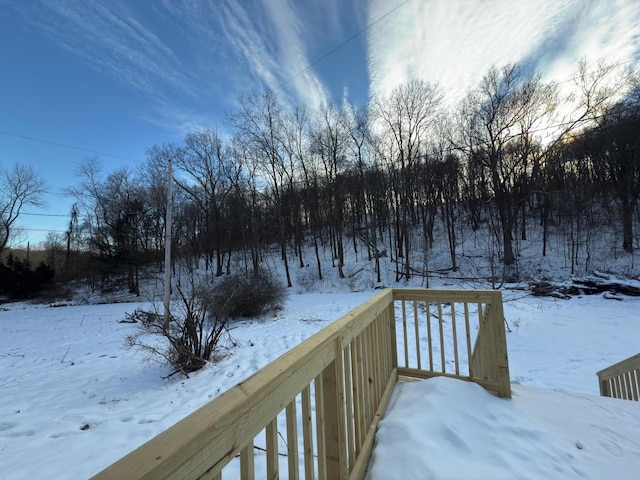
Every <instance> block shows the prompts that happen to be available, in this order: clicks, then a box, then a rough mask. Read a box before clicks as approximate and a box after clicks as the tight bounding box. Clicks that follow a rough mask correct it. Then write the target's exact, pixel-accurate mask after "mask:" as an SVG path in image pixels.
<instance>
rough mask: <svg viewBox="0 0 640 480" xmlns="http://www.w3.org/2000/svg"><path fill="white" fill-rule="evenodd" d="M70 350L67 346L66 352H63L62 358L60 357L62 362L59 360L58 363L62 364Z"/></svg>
mask: <svg viewBox="0 0 640 480" xmlns="http://www.w3.org/2000/svg"><path fill="white" fill-rule="evenodd" d="M70 348H71V345H69V346H68V347H67V351H66V352H64V355H63V357H62V360H60V363H64V359H65V358H67V353H69V349H70Z"/></svg>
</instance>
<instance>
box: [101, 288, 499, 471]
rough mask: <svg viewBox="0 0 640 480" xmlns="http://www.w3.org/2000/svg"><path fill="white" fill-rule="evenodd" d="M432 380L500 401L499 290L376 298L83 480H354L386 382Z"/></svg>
mask: <svg viewBox="0 0 640 480" xmlns="http://www.w3.org/2000/svg"><path fill="white" fill-rule="evenodd" d="M397 323H398V324H399V325H400V327H399V328H398V330H397V331H396V324H397ZM476 329H477V335H474V333H476ZM472 337H476V338H475V341H474V348H473V349H472V348H471V344H472ZM399 359H400V364H401V366H399V363H398V362H399ZM437 375H447V376H452V377H455V378H460V379H463V380H469V381H474V382H477V383H479V384H481V385H483V386H484V387H485V388H487V389H488V390H490V391H491V392H493V393H495V394H496V395H498V396H502V397H510V396H511V390H510V387H509V370H508V361H507V350H506V341H505V333H504V319H503V316H502V298H501V294H500V292H498V291H469V292H466V291H453V290H424V289H420V290H418V289H416V290H409V289H388V290H384V291H382V292H380V293H379V294H377V295H376V296H375V297H373V298H372V299H370V300H369V301H367V302H366V303H364V304H362V305H361V306H359V307H358V308H356V309H355V310H353V311H351V312H350V313H348V314H346V315H344V316H343V317H341V318H340V319H338V320H337V321H335V322H334V323H332V324H331V325H329V326H328V327H326V328H325V329H323V330H321V331H320V332H318V333H316V334H315V335H313V336H312V337H310V338H309V339H307V340H306V341H305V342H303V343H302V344H300V345H299V346H297V347H295V348H294V349H292V350H290V351H289V352H287V353H285V354H284V355H283V356H281V357H280V358H278V359H277V360H275V361H273V362H271V363H270V364H268V365H267V366H265V367H264V368H262V369H261V370H259V371H258V372H256V373H255V374H254V375H253V376H251V377H249V378H248V379H246V380H244V381H243V382H241V383H239V384H238V385H236V386H235V387H233V388H232V389H230V390H228V391H227V392H225V393H223V394H222V395H221V396H219V397H218V398H216V399H214V400H213V401H211V402H210V403H208V404H207V405H205V406H203V407H202V408H200V409H199V410H197V411H195V412H194V413H192V414H191V415H189V416H188V417H186V418H185V419H183V420H181V421H180V422H178V423H177V424H176V425H174V426H173V427H171V428H169V429H168V430H166V431H165V432H163V433H161V434H160V435H158V436H157V437H155V438H153V439H151V440H150V441H148V442H147V443H145V444H144V445H142V446H141V447H139V448H138V449H137V450H135V451H133V452H132V453H130V454H129V455H127V456H125V457H124V458H122V459H121V460H119V461H118V462H116V463H114V464H113V465H111V466H110V467H108V468H107V469H105V470H103V471H102V472H101V473H99V474H98V475H97V476H95V477H94V478H95V479H99V480H104V479H123V478H126V479H152V478H153V479H165V478H166V479H181V480H182V479H200V478H207V479H222V478H223V474H224V478H225V479H226V478H242V479H253V478H256V477H258V478H268V479H275V478H279V476H280V474H282V476H284V477H288V478H289V479H298V478H300V477H301V475H302V478H305V479H313V478H319V479H347V478H349V479H361V478H363V476H364V474H365V471H366V468H367V465H368V462H369V458H370V456H371V451H372V449H373V444H374V437H375V432H376V428H377V425H378V422H379V421H380V419H381V418H382V415H383V414H384V411H385V409H386V408H387V405H388V403H389V399H390V397H391V393H392V391H393V387H394V385H395V383H396V382H397V381H398V379H399V378H400V379H403V378H406V377H413V378H428V377H432V376H437Z"/></svg>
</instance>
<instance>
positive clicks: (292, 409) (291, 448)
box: [286, 397, 300, 480]
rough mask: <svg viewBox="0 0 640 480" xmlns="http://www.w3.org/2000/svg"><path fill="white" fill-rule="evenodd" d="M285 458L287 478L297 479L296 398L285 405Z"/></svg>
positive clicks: (298, 474)
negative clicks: (287, 468)
mask: <svg viewBox="0 0 640 480" xmlns="http://www.w3.org/2000/svg"><path fill="white" fill-rule="evenodd" d="M286 417H287V460H288V464H289V479H290V480H298V478H299V476H300V465H299V463H298V415H297V414H296V398H295V397H294V398H293V400H292V401H291V403H289V405H287V409H286Z"/></svg>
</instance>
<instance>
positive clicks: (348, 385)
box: [343, 345, 355, 470]
mask: <svg viewBox="0 0 640 480" xmlns="http://www.w3.org/2000/svg"><path fill="white" fill-rule="evenodd" d="M350 350H351V345H347V348H346V349H345V350H344V352H343V359H344V360H343V361H344V393H345V408H346V416H345V421H346V427H347V456H348V458H349V470H351V468H352V467H353V462H355V445H354V433H353V430H354V429H353V422H354V408H353V377H352V375H351V354H350Z"/></svg>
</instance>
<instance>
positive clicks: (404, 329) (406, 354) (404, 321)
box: [402, 299, 409, 367]
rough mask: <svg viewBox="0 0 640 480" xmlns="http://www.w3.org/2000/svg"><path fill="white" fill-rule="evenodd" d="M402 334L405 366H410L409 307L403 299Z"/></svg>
mask: <svg viewBox="0 0 640 480" xmlns="http://www.w3.org/2000/svg"><path fill="white" fill-rule="evenodd" d="M402 333H403V337H404V366H405V367H408V366H409V340H408V338H407V307H406V305H405V300H404V299H402Z"/></svg>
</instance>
